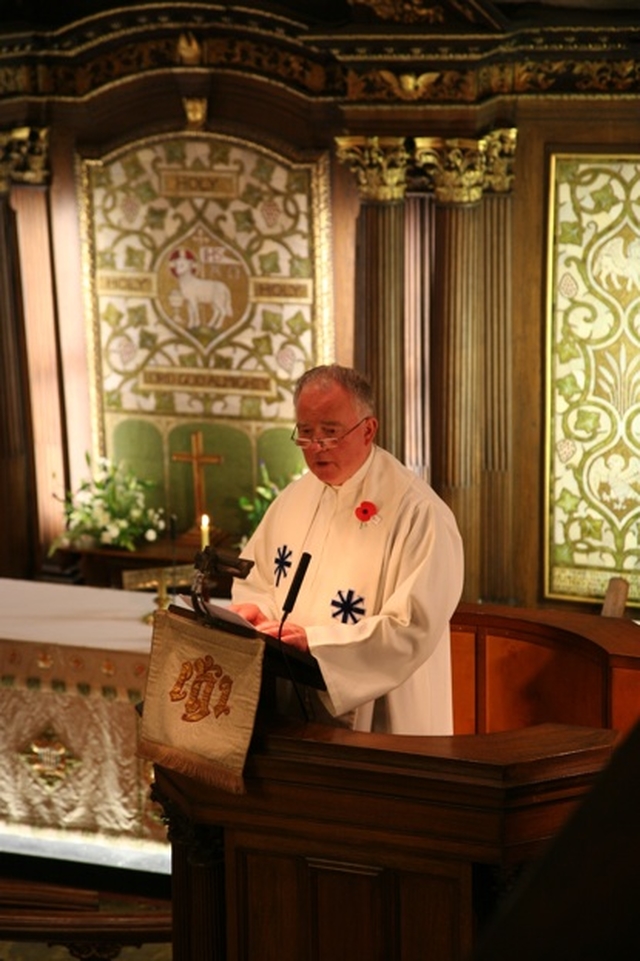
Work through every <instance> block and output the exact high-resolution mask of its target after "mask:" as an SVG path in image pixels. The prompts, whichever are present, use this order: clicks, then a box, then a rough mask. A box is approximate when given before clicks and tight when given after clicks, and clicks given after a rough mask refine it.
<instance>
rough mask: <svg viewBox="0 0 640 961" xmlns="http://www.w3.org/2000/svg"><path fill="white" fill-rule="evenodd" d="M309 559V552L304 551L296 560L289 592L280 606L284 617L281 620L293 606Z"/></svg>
mask: <svg viewBox="0 0 640 961" xmlns="http://www.w3.org/2000/svg"><path fill="white" fill-rule="evenodd" d="M310 560H311V554H308V553H307V552H306V551H305V552H304V553H303V554H302V556H301V558H300V560H299V562H298V566H297V568H296V572H295V574H294V575H293V580H292V581H291V587H290V588H289V592H288V594H287V596H286V598H285V602H284V604H283V607H282V612H283V614H284V617H283V618H282V620H283V621H284V618H285V617H286V616H287V614H290V613H291V611H292V610H293V606H294V604H295V602H296V601H297V599H298V594H299V592H300V588H301V586H302V582H303V580H304V576H305V574H306V573H307V567H308V566H309V561H310Z"/></svg>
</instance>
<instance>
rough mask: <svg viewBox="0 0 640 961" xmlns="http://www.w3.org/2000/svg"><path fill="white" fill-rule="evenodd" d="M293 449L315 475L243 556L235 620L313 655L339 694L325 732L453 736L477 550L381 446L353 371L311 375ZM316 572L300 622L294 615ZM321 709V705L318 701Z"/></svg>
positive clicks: (331, 693)
mask: <svg viewBox="0 0 640 961" xmlns="http://www.w3.org/2000/svg"><path fill="white" fill-rule="evenodd" d="M294 404H295V415H296V427H295V429H294V432H293V435H292V439H293V441H294V443H296V444H297V445H298V446H299V447H300V448H301V449H302V451H303V454H304V458H305V461H306V463H307V466H308V468H309V470H308V472H306V473H305V474H304V475H303V476H302V477H301V478H300V479H299V480H297V481H295V482H293V483H292V484H290V485H289V486H288V487H287V488H286V489H285V490H284V491H283V492H282V493H281V494H280V496H279V497H278V498H277V499H276V500H275V502H274V503H273V504H272V505H271V506H270V508H269V510H268V511H267V513H266V515H265V517H264V519H263V520H262V522H261V524H260V525H259V527H258V528H257V530H256V531H255V533H254V534H253V536H252V537H251V539H250V540H249V542H248V543H247V545H246V548H245V550H244V552H243V556H244V557H246V558H248V559H251V560H253V561H254V567H253V568H252V570H251V573H250V574H249V576H248V577H247V578H246V580H242V581H240V580H237V581H235V582H234V587H233V597H232V601H233V605H232V606H233V608H234V609H235V610H236V611H237V612H238V613H240V614H242V615H243V616H244V617H245V618H246V619H247V620H248V621H250V623H252V624H253V625H254V626H255V627H256V628H257V629H258V630H260V631H262V632H263V633H267V634H272V635H274V636H278V635H281V640H282V642H283V643H284V644H289V645H292V646H293V647H296V648H298V649H300V650H303V651H310V652H311V654H312V655H313V656H314V657H315V658H316V659H317V661H318V664H319V665H320V669H321V671H322V675H323V678H324V682H325V684H326V692H322V693H321V694H316V693H315V692H313V693H312V692H310V691H306V692H305V697H306V698H307V699H308V704H309V705H310V710H309V712H308V713H309V714H310V716H311V717H312V719H316V720H320V721H322V722H326V723H337V724H341V725H344V726H348V727H350V728H352V729H354V730H359V731H377V732H388V733H396V734H451V733H452V730H453V721H452V690H451V650H450V635H449V620H450V618H451V615H452V613H453V611H454V610H455V607H456V605H457V603H458V601H459V599H460V594H461V591H462V582H463V548H462V541H461V537H460V533H459V531H458V527H457V525H456V522H455V519H454V516H453V514H452V512H451V510H450V509H449V507H448V506H447V505H446V504H445V503H444V502H443V501H442V500H441V499H440V498H439V497H438V496H437V494H436V493H435V492H434V491H433V490H432V488H431V487H430V486H429V485H428V484H427V483H425V482H424V481H423V480H422V479H420V478H419V477H417V476H416V475H415V474H414V473H413V472H412V471H411V470H409V468H407V467H405V466H404V465H403V464H401V463H400V462H399V461H398V460H397V459H396V458H395V457H393V456H392V455H391V454H390V453H389V452H388V451H385V450H383V449H382V448H381V447H379V446H378V445H377V444H376V443H375V437H376V431H377V427H378V421H377V419H376V415H375V406H374V398H373V392H372V389H371V387H370V385H369V383H368V381H367V380H366V379H365V378H363V377H362V376H361V375H360V374H359V373H358V372H357V371H355V370H353V369H352V368H347V367H341V366H339V365H337V364H332V365H326V366H324V365H323V366H320V367H315V368H313V369H311V370H309V371H307V372H306V373H305V374H304V375H303V376H302V377H301V378H300V380H299V382H298V384H297V385H296V390H295V394H294ZM301 558H302V559H303V564H308V567H307V569H306V573H305V576H304V579H303V580H302V583H301V585H300V589H299V592H298V593H297V596H296V600H295V606H294V608H293V610H292V612H291V619H290V621H289V620H287V619H285V620H284V623H283V606H284V605H285V601H286V600H287V598H288V597H290V595H289V588H290V586H291V583H292V580H293V578H294V577H295V574H296V572H297V571H298V569H299V565H300V561H301ZM312 699H313V701H314V702H315V703H313V704H311V700H312Z"/></svg>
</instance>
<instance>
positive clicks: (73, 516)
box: [49, 454, 165, 553]
mask: <svg viewBox="0 0 640 961" xmlns="http://www.w3.org/2000/svg"><path fill="white" fill-rule="evenodd" d="M86 461H87V466H88V467H89V469H90V470H91V458H90V456H89V455H88V454H87V455H86ZM152 486H153V485H152V484H151V482H150V481H145V480H140V479H139V478H138V477H136V475H135V474H134V473H133V472H132V471H131V470H130V469H129V468H127V467H126V466H125V465H124V464H122V463H119V464H115V463H113V462H112V461H110V460H109V459H108V458H106V457H101V458H99V460H98V462H97V465H96V468H95V470H94V472H93V476H92V477H91V478H90V479H88V480H84V481H82V483H81V484H80V486H79V487H78V489H77V491H75V493H73V492H68V493H67V495H66V497H65V498H64V501H63V504H64V517H65V532H64V534H62V535H60V537H57V538H56V539H55V540H54V541H53V543H52V545H51V548H50V550H49V553H53V552H54V551H55V550H57V549H58V548H59V547H73V546H81V545H87V544H93V545H94V546H96V547H105V546H111V547H120V548H124V549H125V550H129V551H135V549H136V547H137V546H138V545H139V543H140V542H141V541H155V540H156V539H157V537H158V534H159V533H160V532H161V531H163V530H164V529H165V520H164V512H163V510H162V509H159V510H156V509H154V508H152V507H148V506H147V504H146V495H147V491H148V490H149V489H150V488H151V487H152Z"/></svg>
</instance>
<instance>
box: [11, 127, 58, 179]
mask: <svg viewBox="0 0 640 961" xmlns="http://www.w3.org/2000/svg"><path fill="white" fill-rule="evenodd" d="M48 161H49V131H48V129H47V128H43V129H40V130H37V129H35V128H34V127H17V128H15V129H13V130H6V131H0V192H6V191H8V190H9V188H10V186H11V184H37V185H42V184H45V183H47V181H48V179H49V163H48Z"/></svg>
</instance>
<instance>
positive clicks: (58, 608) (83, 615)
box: [0, 578, 154, 654]
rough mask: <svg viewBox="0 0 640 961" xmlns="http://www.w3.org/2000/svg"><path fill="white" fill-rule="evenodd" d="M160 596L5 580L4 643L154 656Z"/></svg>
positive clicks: (0, 630)
mask: <svg viewBox="0 0 640 961" xmlns="http://www.w3.org/2000/svg"><path fill="white" fill-rule="evenodd" d="M153 608H154V595H153V594H142V593H139V592H137V591H120V590H113V589H112V588H107V587H83V586H80V585H77V584H50V583H46V582H43V581H21V580H13V579H12V578H0V639H2V640H7V641H31V642H34V641H35V642H40V643H47V644H73V645H77V646H79V647H93V648H103V649H106V650H114V651H133V652H136V653H145V654H148V653H149V651H150V649H151V625H150V624H145V623H144V621H143V618H144V616H145V614H149V613H150V612H151V611H153Z"/></svg>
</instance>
